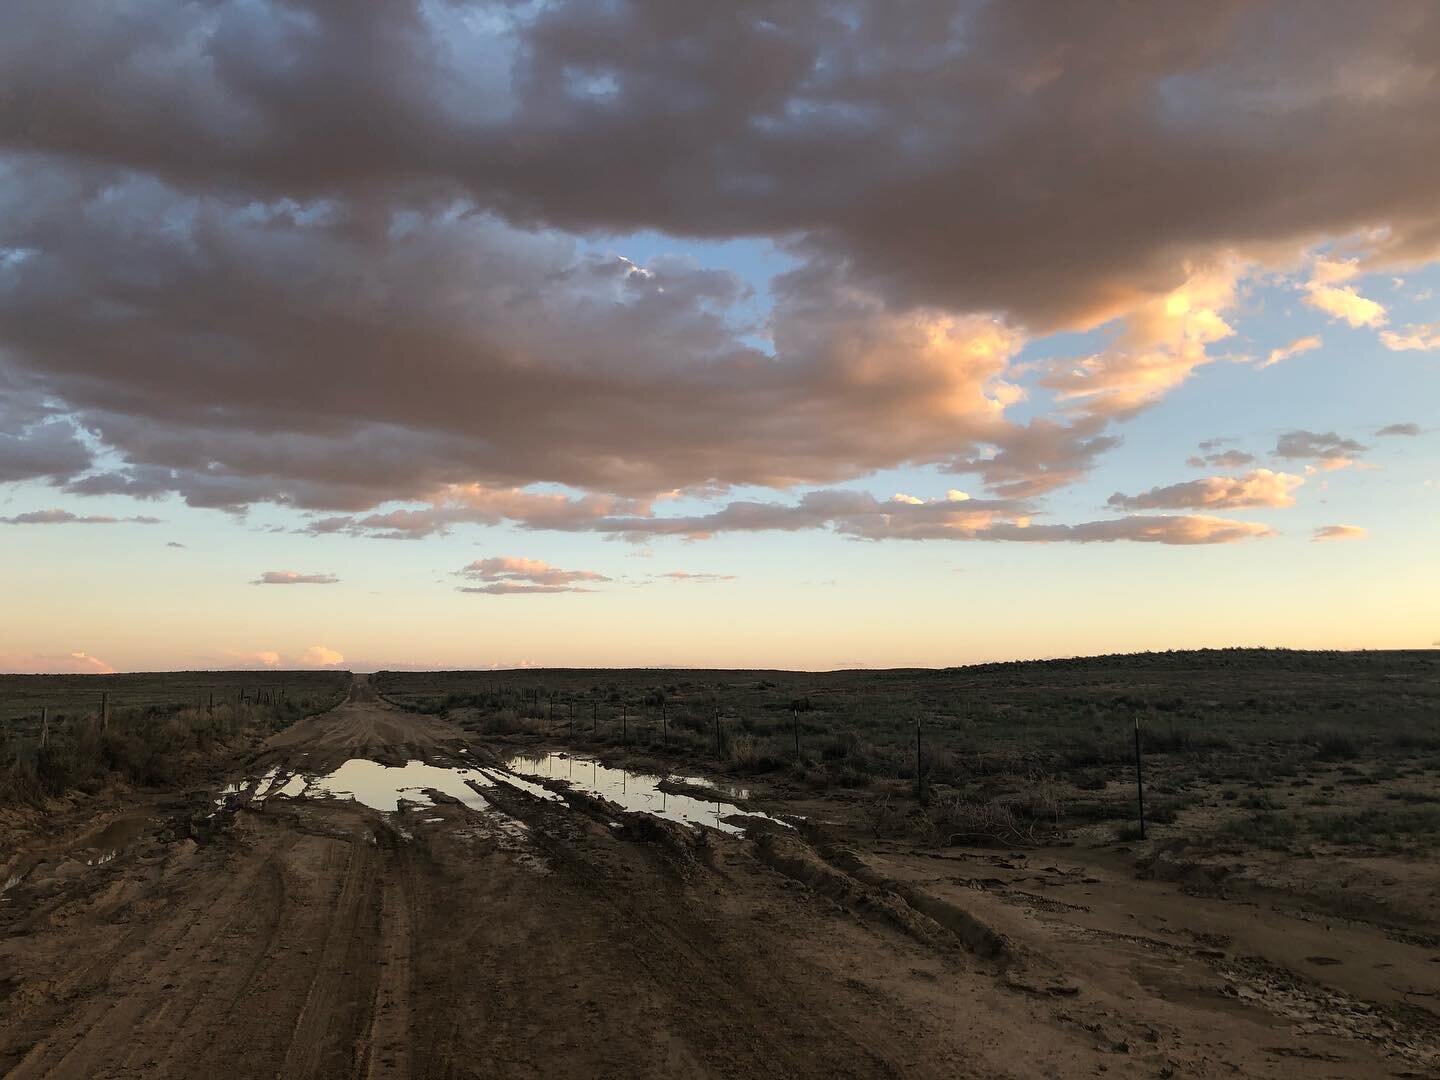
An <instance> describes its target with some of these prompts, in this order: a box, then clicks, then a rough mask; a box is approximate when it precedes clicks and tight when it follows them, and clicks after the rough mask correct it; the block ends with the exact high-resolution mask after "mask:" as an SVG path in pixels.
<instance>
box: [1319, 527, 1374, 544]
mask: <svg viewBox="0 0 1440 1080" xmlns="http://www.w3.org/2000/svg"><path fill="white" fill-rule="evenodd" d="M1368 535H1370V534H1369V530H1367V529H1363V528H1361V527H1360V526H1359V525H1322V526H1320V528H1318V529H1316V530H1315V534H1314V535H1313V536H1312V537H1311V538H1310V539H1311V540H1312V541H1314V540H1363V539H1365V537H1366V536H1368Z"/></svg>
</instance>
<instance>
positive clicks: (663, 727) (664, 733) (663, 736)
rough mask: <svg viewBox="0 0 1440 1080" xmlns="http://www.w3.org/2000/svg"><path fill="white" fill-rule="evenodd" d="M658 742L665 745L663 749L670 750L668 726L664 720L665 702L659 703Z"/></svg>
mask: <svg viewBox="0 0 1440 1080" xmlns="http://www.w3.org/2000/svg"><path fill="white" fill-rule="evenodd" d="M660 741H661V742H663V743H664V744H665V749H667V750H668V749H670V724H669V723H668V722H667V721H666V718H665V702H663V701H662V702H660Z"/></svg>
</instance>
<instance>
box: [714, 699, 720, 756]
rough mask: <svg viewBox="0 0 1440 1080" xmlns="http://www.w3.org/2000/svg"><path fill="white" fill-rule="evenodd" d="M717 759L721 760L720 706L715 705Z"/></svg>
mask: <svg viewBox="0 0 1440 1080" xmlns="http://www.w3.org/2000/svg"><path fill="white" fill-rule="evenodd" d="M715 760H716V761H719V760H720V706H719V705H716V706H715Z"/></svg>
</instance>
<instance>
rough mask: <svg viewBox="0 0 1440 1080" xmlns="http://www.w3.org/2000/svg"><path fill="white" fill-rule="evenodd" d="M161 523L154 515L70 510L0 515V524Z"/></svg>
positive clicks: (33, 511) (32, 511)
mask: <svg viewBox="0 0 1440 1080" xmlns="http://www.w3.org/2000/svg"><path fill="white" fill-rule="evenodd" d="M121 524H130V525H159V524H160V519H159V518H153V517H143V516H138V517H125V518H118V517H111V516H109V515H108V514H85V515H80V514H72V513H71V512H70V511H69V510H31V511H29V512H28V513H24V514H16V515H15V516H14V517H0V525H121Z"/></svg>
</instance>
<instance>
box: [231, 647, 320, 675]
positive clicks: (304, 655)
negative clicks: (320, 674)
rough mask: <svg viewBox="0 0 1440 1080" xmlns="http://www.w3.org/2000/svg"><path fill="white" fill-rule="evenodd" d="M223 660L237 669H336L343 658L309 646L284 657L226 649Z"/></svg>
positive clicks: (269, 652)
mask: <svg viewBox="0 0 1440 1080" xmlns="http://www.w3.org/2000/svg"><path fill="white" fill-rule="evenodd" d="M224 655H225V660H226V662H227V663H228V664H230V665H232V666H234V667H235V668H237V669H246V670H250V669H269V668H275V669H284V668H324V667H336V666H338V665H339V664H342V663H344V662H345V657H344V656H342V655H341V654H340V653H338V652H336V651H335V650H334V649H331V648H329V647H327V646H325V645H311V646H310V647H309V648H307V649H305V650H304V651H303V652H301V653H298V654H294V655H284V654H282V653H280V652H279V651H278V650H276V649H255V650H243V649H226V650H225V654H224Z"/></svg>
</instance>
